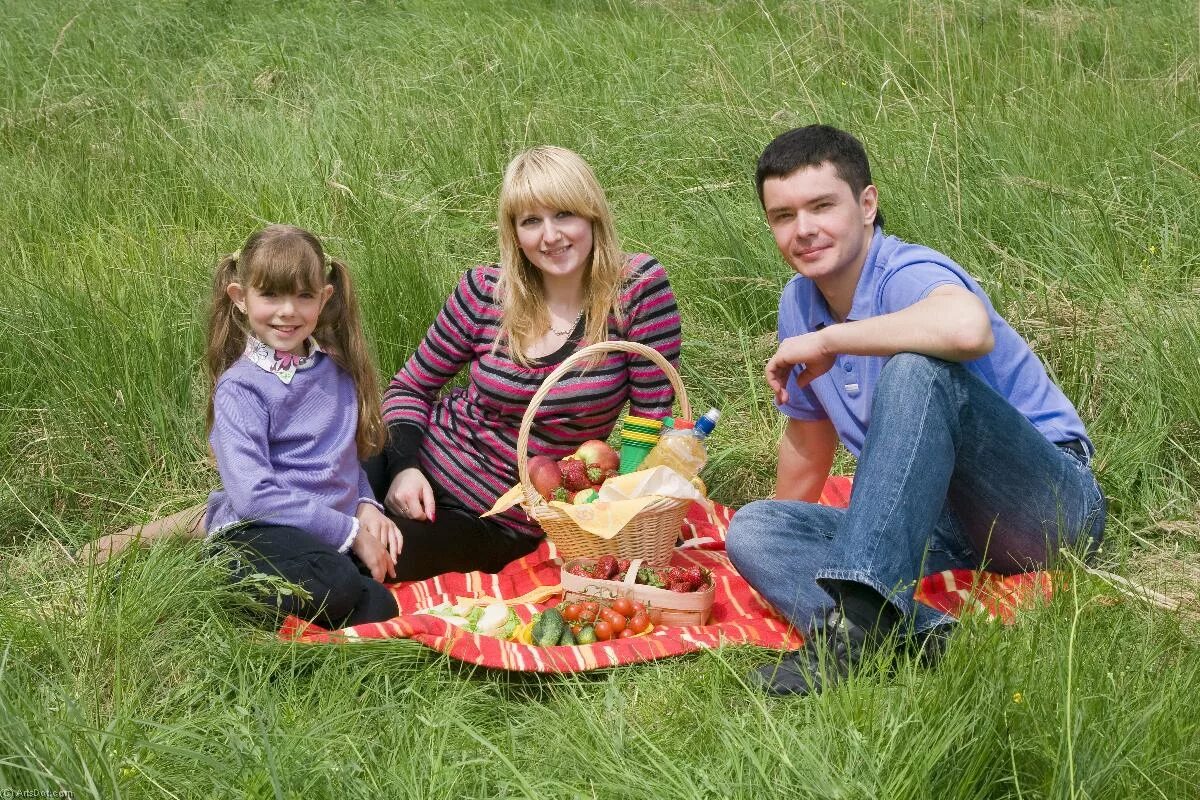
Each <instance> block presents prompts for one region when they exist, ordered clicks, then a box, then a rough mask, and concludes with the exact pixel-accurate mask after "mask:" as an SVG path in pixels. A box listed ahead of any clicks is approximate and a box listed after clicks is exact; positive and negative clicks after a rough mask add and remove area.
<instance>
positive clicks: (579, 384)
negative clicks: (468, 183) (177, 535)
mask: <svg viewBox="0 0 1200 800" xmlns="http://www.w3.org/2000/svg"><path fill="white" fill-rule="evenodd" d="M499 229H500V237H499V238H500V263H499V264H496V265H486V266H479V267H476V268H474V269H472V270H469V271H468V272H467V273H466V274H465V275H464V276H463V277H462V279H461V280H460V281H459V283H458V286H457V287H456V288H455V290H454V292H453V293H452V294H451V295H450V297H449V299H448V300H447V301H446V305H445V306H444V307H443V309H442V311H441V312H440V313H439V314H438V316H437V319H435V320H434V323H433V325H431V326H430V328H429V331H428V332H427V334H426V336H425V339H424V340H423V341H422V342H421V344H420V345H419V346H418V348H417V350H416V352H415V353H413V355H412V357H411V358H409V360H408V363H406V364H405V365H404V367H403V368H402V369H401V370H400V371H399V372H398V373H396V376H395V377H394V378H393V379H392V382H391V384H390V386H389V387H388V390H387V391H386V393H385V394H384V400H383V416H384V420H385V422H386V423H387V424H388V431H389V438H390V444H389V446H388V448H387V451H386V452H385V454H384V455H383V456H382V457H379V458H376V459H372V460H371V461H368V462H367V464H366V467H367V473H368V475H369V476H370V478H371V483H372V488H373V489H374V491H375V493H376V495H377V497H378V498H379V499H380V500H381V501H382V502H383V503H384V504H385V506H386V507H387V508H388V510H389V511H390V512H391V514H392V515H393V516H394V518H395V519H396V521H397V523H398V524H399V526H400V529H401V532H402V534H403V537H404V544H403V547H402V549H401V553H400V558H399V560H398V562H397V564H396V577H397V578H398V579H400V580H419V579H422V578H427V577H430V576H432V575H438V574H441V573H444V572H451V571H457V572H465V571H472V570H483V571H489V572H495V571H497V570H499V569H500V568H501V567H503V566H504V565H505V564H507V563H508V562H510V561H512V560H513V559H516V558H519V557H521V556H523V555H525V554H527V553H529V552H531V551H532V550H533V549H535V548H536V547H537V545H538V543H539V541H540V531H539V530H538V528H537V526H536V524H535V523H533V522H531V521H530V520H529V519H528V518H527V517H526V516H525V514H524V512H522V511H521V510H520V509H519V508H514V509H511V510H509V511H508V512H506V513H504V514H501V515H497V516H496V517H490V518H488V519H481V518H480V516H479V515H480V514H481V513H482V512H484V511H486V510H487V509H489V508H490V507H491V505H492V503H493V502H494V501H495V499H496V498H497V497H498V496H500V495H501V494H503V493H504V492H505V491H506V490H507V489H508V488H509V487H510V486H512V485H513V484H515V483H516V482H517V473H516V462H517V456H516V440H517V431H518V429H519V427H520V424H521V418H522V415H523V414H524V413H525V409H526V408H527V407H528V405H529V400H530V398H532V396H533V394H534V392H536V391H537V389H538V388H539V387H540V386H541V384H542V381H543V380H544V379H545V377H546V376H547V375H548V374H550V372H551V371H553V369H554V368H555V367H556V366H557V365H558V364H560V363H562V362H563V361H564V360H565V359H566V358H567V357H568V356H569V355H571V354H572V353H574V352H576V351H577V350H578V349H579V348H581V347H583V346H586V345H588V344H591V343H594V342H598V341H605V340H608V339H625V340H630V341H636V342H640V343H641V344H644V345H647V346H649V347H653V348H654V349H656V350H658V351H659V352H660V353H662V355H663V356H664V357H666V358H667V360H669V361H671V362H672V363H678V358H679V346H680V328H679V313H678V310H677V308H676V304H675V297H674V294H673V293H672V291H671V287H670V284H669V283H668V281H667V276H666V272H665V271H664V270H663V268H662V266H661V265H659V263H658V262H657V261H655V260H654V258H652V257H651V256H649V255H647V254H645V253H641V254H636V255H626V254H623V253H622V252H621V250H620V247H619V245H618V243H617V238H616V234H615V232H614V229H613V221H612V214H611V212H610V211H609V208H608V202H607V200H606V198H605V195H604V191H603V189H601V188H600V185H599V183H598V182H597V180H596V177H595V175H594V174H593V172H592V170H591V168H590V167H589V166H588V165H587V163H586V162H585V161H584V160H583V159H582V158H580V157H579V155H577V154H576V153H573V152H572V151H570V150H566V149H563V148H559V147H535V148H532V149H530V150H527V151H526V152H524V153H521V154H520V155H518V156H517V157H516V158H514V159H513V160H512V162H511V163H510V164H509V165H508V168H507V169H506V170H505V173H504V181H503V184H502V186H501V190H500V202H499ZM464 368H465V369H467V371H468V377H469V382H468V385H467V387H466V388H465V389H454V390H452V391H450V392H449V393H448V394H445V395H444V396H441V397H439V396H438V395H439V392H440V391H441V390H442V389H443V387H444V386H445V385H446V384H447V383H448V382H449V381H450V380H451V379H453V378H454V377H455V376H456V375H457V374H458V373H459V372H460V371H461V370H462V369H464ZM673 400H674V394H673V391H672V389H671V385H670V383H669V381H668V379H667V377H666V376H665V375H663V374H662V372H661V370H659V369H658V368H657V367H656V366H654V365H653V364H651V363H650V362H649V361H647V360H646V359H644V358H641V357H638V356H633V355H629V354H625V353H610V354H605V355H604V356H602V357H600V358H597V359H595V360H593V361H592V362H591V363H588V364H586V365H584V367H583V368H582V369H579V370H575V371H573V372H571V373H569V374H568V375H567V376H565V377H564V378H563V380H561V381H559V382H558V384H556V386H555V387H554V389H553V390H552V391H551V392H550V393H549V395H548V396H547V398H546V399H545V400H544V401H543V402H542V404H541V406H540V407H539V409H538V412H537V417H536V419H535V421H534V425H533V432H532V434H531V436H530V441H529V455H537V454H544V455H548V456H551V457H561V456H564V455H567V454H569V453H571V452H573V451H574V450H575V448H576V447H577V446H578V445H579V444H581V443H582V442H584V441H586V440H588V439H596V438H599V439H603V438H606V437H607V436H608V434H609V433H610V432H611V431H612V428H613V425H614V424H615V422H616V419H617V417H618V415H619V414H620V412H621V409H622V407H623V406H624V404H625V402H626V401H628V402H629V403H630V413H633V414H636V415H638V416H643V417H651V418H659V417H663V416H665V415H666V414H668V413H670V408H671V404H672V402H673ZM196 516H199V515H198V514H197V510H196V509H188V510H187V511H184V512H180V513H179V514H177V515H174V517H168V518H166V519H164V520H159V521H157V522H154V523H150V524H148V525H146V526H144V527H142V528H134V529H130V530H129V531H126V532H124V533H121V534H116V535H115V536H112V537H105V538H104V539H101V540H99V541H98V542H96V543H95V544H94V545H93V547H92V557H94V558H97V559H98V560H102V558H103V557H106V556H107V555H108V554H109V553H110V552H117V551H119V550H120V549H122V548H123V547H124V546H125V544H127V542H128V541H129V540H131V539H134V538H141V539H142V540H148V539H155V538H160V537H161V536H164V535H168V534H170V533H172V532H174V531H178V530H180V529H185V530H190V531H191V532H192V533H193V535H199V532H198V531H196V530H195V526H194V525H192V526H190V527H189V523H190V522H191V520H192V518H194V517H196Z"/></svg>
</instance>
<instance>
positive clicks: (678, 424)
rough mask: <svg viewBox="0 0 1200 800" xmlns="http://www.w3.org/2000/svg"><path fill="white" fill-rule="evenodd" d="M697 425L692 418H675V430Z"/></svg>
mask: <svg viewBox="0 0 1200 800" xmlns="http://www.w3.org/2000/svg"><path fill="white" fill-rule="evenodd" d="M695 426H696V423H694V422H692V421H691V420H690V419H677V420H675V430H677V431H678V430H690V429H692V428H694V427H695Z"/></svg>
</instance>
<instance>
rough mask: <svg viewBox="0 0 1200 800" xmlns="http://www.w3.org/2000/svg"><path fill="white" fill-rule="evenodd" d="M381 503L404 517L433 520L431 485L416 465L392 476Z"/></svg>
mask: <svg viewBox="0 0 1200 800" xmlns="http://www.w3.org/2000/svg"><path fill="white" fill-rule="evenodd" d="M383 504H384V505H385V506H387V507H388V508H389V509H390V510H391V511H392V513H393V514H396V515H397V516H401V517H404V518H405V519H415V520H420V521H424V520H429V521H430V522H433V521H434V506H433V487H432V486H430V485H429V479H428V478H426V477H425V473H423V472H421V470H419V469H417V468H416V467H409V468H408V469H406V470H402V471H401V472H399V473H397V474H396V477H395V478H392V485H391V486H389V487H388V491H387V496H386V497H385V498H384V499H383Z"/></svg>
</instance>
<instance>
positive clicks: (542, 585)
mask: <svg viewBox="0 0 1200 800" xmlns="http://www.w3.org/2000/svg"><path fill="white" fill-rule="evenodd" d="M849 498H850V480H849V479H848V478H845V477H834V478H830V480H829V482H828V483H827V484H826V486H825V490H824V492H823V493H822V495H821V502H822V503H825V504H826V505H832V506H838V507H844V506H845V505H846V504H847V503H848V501H849ZM733 511H734V510H733V509H731V508H729V507H727V506H715V507H714V509H713V511H712V512H708V511H705V510H704V509H703V508H701V507H700V506H693V508H692V511H691V513H689V514H688V516H687V519H686V520H685V521H684V523H683V526H682V531H681V534H682V538H683V539H684V543H683V545H682V546H681V547H680V548H678V549H676V551H675V554H674V556H673V557H672V561H671V563H673V564H678V565H681V566H692V565H696V566H702V567H707V568H708V569H710V570H712V573H713V578H714V580H715V581H716V589H717V590H716V598H715V600H714V601H713V610H712V617H711V619H710V620H709V623H708V624H707V625H702V626H701V625H693V626H658V627H656V628H655V629H654V630H653V631H652V632H651V633H650V634H649V635H647V636H639V637H636V638H632V639H620V640H616V641H608V642H598V643H596V644H593V645H585V646H579V647H534V646H530V645H524V644H519V643H517V642H510V641H504V640H501V639H496V638H494V637H491V636H481V635H478V634H474V633H470V632H468V631H465V630H463V629H461V628H457V627H455V626H454V625H452V624H451V623H450V622H448V621H446V620H445V619H442V618H441V617H437V616H433V615H429V614H419V613H416V612H418V611H420V610H421V609H425V608H429V607H431V606H435V605H438V604H440V603H444V602H450V603H455V602H458V601H459V600H460V599H461V598H479V597H490V598H498V599H502V600H505V601H507V602H509V603H511V604H514V606H515V608H516V611H517V615H518V616H520V617H521V619H522V620H523V621H528V620H529V618H530V617H531V616H532V615H533V614H534V613H536V612H537V611H539V610H540V609H542V608H545V607H546V606H547V605H551V604H553V603H556V602H557V601H558V600H559V599H560V594H561V593H560V592H559V591H556V588H558V587H559V565H558V562H557V561H555V560H554V550H553V545H552V544H550V543H549V542H543V544H542V546H541V547H539V548H538V549H537V550H536V551H534V552H533V553H531V554H530V555H528V556H526V557H524V558H522V559H520V560H518V561H514V562H513V563H512V564H509V565H508V566H507V567H505V568H504V569H503V570H502V571H501V572H499V573H497V574H495V575H491V574H485V573H480V572H471V573H449V574H446V575H440V576H438V577H436V578H430V579H429V580H425V581H414V582H410V583H401V584H395V585H393V586H391V587H390V588H391V589H392V591H393V592H394V593H395V595H396V601H397V603H398V605H399V607H400V609H401V613H400V616H398V617H396V618H394V619H391V620H388V621H386V622H379V623H372V624H369V625H358V626H355V627H353V628H345V629H342V630H339V631H328V630H325V629H323V628H320V627H318V626H316V625H313V624H311V623H305V622H303V621H301V620H299V619H297V618H295V617H289V618H288V619H287V620H285V622H284V625H283V627H282V628H281V630H280V636H281V637H282V638H284V639H287V640H294V641H301V642H350V641H363V640H370V639H394V638H408V639H414V640H416V641H418V642H420V643H421V644H424V645H426V646H428V647H431V648H433V649H435V650H439V651H441V652H443V653H446V654H447V655H449V656H451V657H452V658H456V659H458V660H460V661H465V662H469V663H472V664H478V665H480V666H484V667H492V668H496V669H505V670H516V671H521V672H580V671H585V670H592V669H601V668H604V667H615V666H619V665H621V664H632V663H636V662H639V661H650V660H653V659H657V658H665V657H668V656H677V655H682V654H684V653H689V652H693V651H695V650H699V649H703V648H709V647H717V646H719V645H722V644H753V645H758V646H761V647H771V648H777V649H793V648H796V647H799V646H800V645H801V644H802V642H803V639H802V637H801V636H800V634H799V633H798V632H797V631H795V630H794V629H793V628H792V627H791V626H790V624H789V623H788V622H787V621H786V620H785V619H783V617H781V616H779V615H778V614H777V613H776V612H775V611H774V609H772V608H771V607H770V606H769V605H768V604H767V603H766V601H765V600H763V599H762V597H760V596H759V594H758V593H757V592H756V591H754V590H753V589H752V588H750V586H749V584H747V583H746V581H745V580H743V579H742V577H741V575H739V574H738V573H737V571H736V570H734V569H733V567H732V566H731V565H730V563H729V559H728V557H727V556H726V555H725V552H724V550H725V531H726V528H727V527H728V524H729V519H730V517H731V516H732V515H733ZM1049 591H1050V583H1049V576H1048V575H1047V573H1042V572H1038V573H1028V574H1025V575H1015V576H1009V577H1005V576H1000V575H994V574H992V573H986V572H980V573H975V572H972V571H970V570H952V571H947V572H942V573H939V574H937V575H930V576H928V577H926V578H925V579H923V580H922V582H921V584H920V586H919V587H918V590H917V599H918V600H920V601H921V602H922V603H925V604H927V605H929V606H932V607H934V608H937V609H940V610H943V611H946V612H949V613H952V614H959V613H961V612H963V611H964V610H966V609H972V610H977V611H980V612H982V613H984V614H987V615H988V616H991V617H996V618H1000V619H1002V620H1005V621H1011V620H1012V618H1013V616H1014V614H1015V613H1016V610H1017V609H1018V607H1019V606H1020V605H1021V604H1022V603H1023V602H1025V601H1027V600H1028V599H1029V598H1030V597H1031V596H1032V595H1034V594H1041V595H1043V596H1048V594H1049Z"/></svg>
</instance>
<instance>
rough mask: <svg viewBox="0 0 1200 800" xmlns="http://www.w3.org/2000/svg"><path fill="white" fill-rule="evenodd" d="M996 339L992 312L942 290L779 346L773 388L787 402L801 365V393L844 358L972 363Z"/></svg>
mask: <svg viewBox="0 0 1200 800" xmlns="http://www.w3.org/2000/svg"><path fill="white" fill-rule="evenodd" d="M994 345H995V339H994V338H993V336H992V323H991V319H990V318H989V317H988V312H987V309H986V308H985V307H984V305H983V302H982V301H980V299H979V298H978V297H976V296H975V295H973V294H971V293H970V292H969V291H967V290H966V289H964V288H962V287H959V286H949V285H946V286H939V287H937V288H936V289H934V290H933V291H932V292H930V293H929V296H928V297H926V298H925V299H923V300H920V301H918V302H916V303H913V304H912V305H911V306H908V307H907V308H902V309H901V310H899V311H895V312H893V313H891V314H881V315H879V316H877V317H870V318H868V319H862V320H854V321H853V322H843V323H841V324H838V325H830V326H828V327H826V328H822V329H821V330H818V331H813V332H812V333H806V334H803V335H801V336H793V337H790V338H788V339H784V340H783V341H782V342H780V343H779V349H778V350H776V351H775V355H773V356H772V357H771V360H770V361H768V362H767V370H766V372H767V383H769V384H770V385H771V389H772V390H773V391H774V392H775V399H776V400H777V401H778V402H779V403H780V404H782V403H785V402H787V381H788V376H789V375H790V374H791V372H792V370H793V369H794V368H795V367H796V366H799V365H803V366H804V371H803V372H801V373H800V374H799V375H797V376H796V383H797V385H798V386H800V387H804V386H807V385H808V384H809V383H811V382H812V381H813V379H814V378H817V377H819V376H821V375H824V374H825V373H826V372H828V371H829V369H830V367H832V366H833V362H834V359H835V358H836V357H837V356H839V355H841V354H843V353H844V354H847V355H858V356H894V355H895V354H896V353H921V354H923V355H927V356H933V357H934V358H940V359H944V360H946V361H971V360H973V359H976V358H980V357H982V356H985V355H987V354H988V353H990V352H991V351H992V347H993V346H994Z"/></svg>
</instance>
